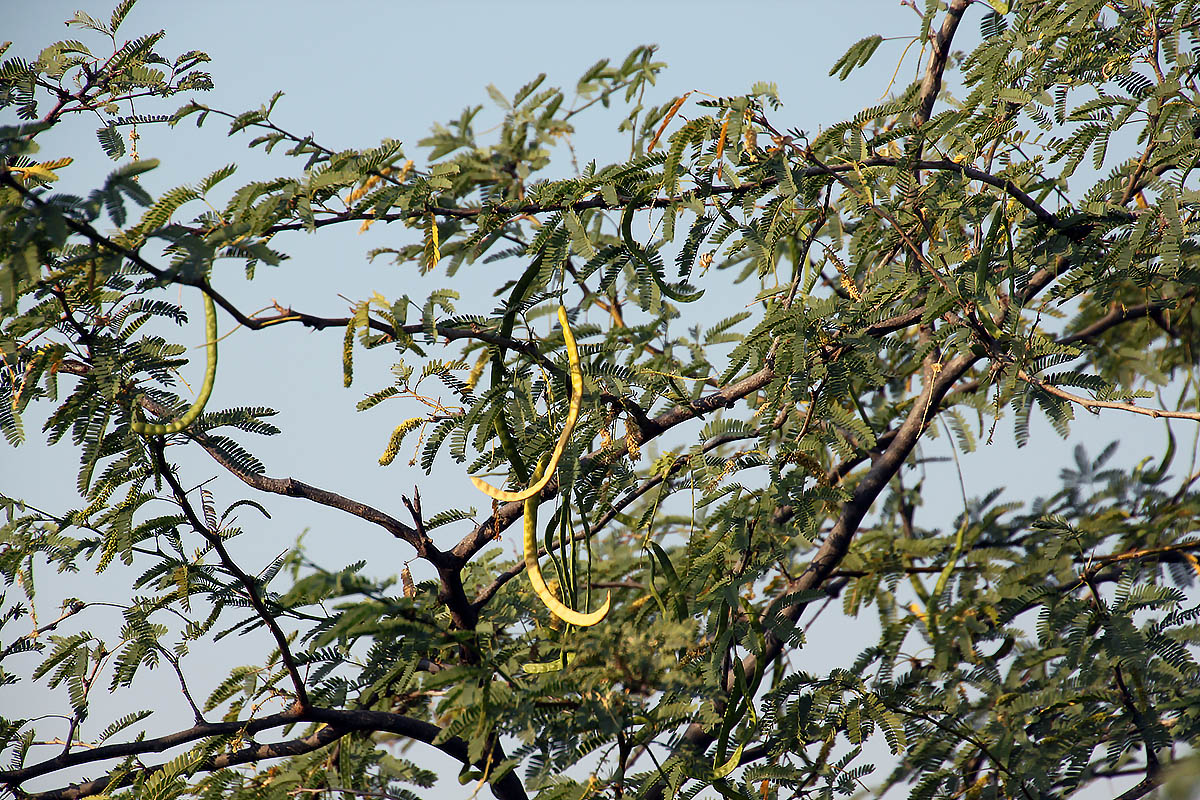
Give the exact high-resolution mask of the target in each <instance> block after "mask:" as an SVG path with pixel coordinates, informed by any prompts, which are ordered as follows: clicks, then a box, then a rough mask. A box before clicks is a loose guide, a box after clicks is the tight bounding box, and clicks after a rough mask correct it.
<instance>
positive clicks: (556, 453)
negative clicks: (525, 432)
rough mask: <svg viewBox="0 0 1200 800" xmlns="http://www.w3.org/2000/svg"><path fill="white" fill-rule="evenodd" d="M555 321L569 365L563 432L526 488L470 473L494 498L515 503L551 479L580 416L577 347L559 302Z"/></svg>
mask: <svg viewBox="0 0 1200 800" xmlns="http://www.w3.org/2000/svg"><path fill="white" fill-rule="evenodd" d="M558 322H559V324H560V325H562V329H563V341H564V342H565V343H566V345H567V362H568V363H569V364H570V367H571V402H570V404H569V405H568V406H567V419H566V422H564V423H563V429H562V433H560V434H559V435H558V441H557V442H556V443H555V444H554V450H553V451H551V453H550V462H549V463H548V464H547V465H546V474H545V475H543V476H541V478H540V479H539V480H535V481H534V483H533V485H531V486H530V487H529V488H527V489H522V490H521V491H519V492H506V491H504V490H503V489H497V488H496V487H494V486H491V485H490V484H488V483H486V482H484V481H481V480H480V479H479V478H476V477H475V476H474V475H472V476H471V483H473V484H475V488H476V489H478V490H479V491H481V492H483V493H484V494H486V495H487V496H488V497H491V498H492V499H494V500H502V501H504V502H506V503H515V502H518V501H520V500H525V499H527V498H530V497H535V496H536V495H537V494H538V492H540V491H542V489H543V488H545V486H546V484H547V483H549V482H550V478H551V476H553V475H554V470H556V469H558V461H559V459H560V458H562V454H563V451H564V450H565V449H566V447H567V442H568V441H569V440H570V439H571V432H572V431H573V430H575V422H576V421H577V420H578V419H579V409H580V407H581V406H582V405H583V369H582V368H581V367H580V363H579V348H578V346H577V345H576V344H575V336H574V334H572V333H571V326H570V324H569V323H568V322H567V310H566V309H565V308H563V307H562V306H559V307H558Z"/></svg>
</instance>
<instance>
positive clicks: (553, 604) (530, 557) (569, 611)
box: [524, 320, 612, 628]
mask: <svg viewBox="0 0 1200 800" xmlns="http://www.w3.org/2000/svg"><path fill="white" fill-rule="evenodd" d="M564 323H565V320H564ZM563 328H564V330H565V329H566V325H565V324H564V326H563ZM572 349H574V348H572ZM542 470H543V464H541V463H539V464H538V467H537V469H535V470H534V473H533V477H534V480H535V481H537V483H535V484H534V485H535V486H538V489H537V491H535V492H534V493H533V495H531V496H530V497H527V498H525V537H524V543H525V571H526V572H527V573H529V583H530V585H531V586H533V592H534V594H536V595H537V596H538V599H539V600H541V601H542V603H544V604H545V606H546V608H548V609H550V613H551V614H553V615H554V616H556V617H558V618H559V619H561V620H562V621H563V622H566V623H568V624H570V625H576V626H578V627H580V628H586V627H588V626H589V625H595V624H596V623H597V622H599V621H600V620H602V619H604V617H605V616H606V615H607V614H608V607H609V604H610V603H611V601H612V592H609V593H608V594H606V595H605V596H604V604H603V605H601V606H600V608H598V609H596V610H595V611H593V612H592V613H590V614H584V613H582V612H579V611H576V610H575V609H573V608H568V607H567V606H565V605H563V604H562V603H560V602H559V600H558V598H557V597H555V596H554V595H553V593H551V591H550V587H548V586H547V585H546V580H545V579H544V578H543V577H542V569H541V567H539V566H538V560H537V558H538V545H537V507H538V495H539V494H540V493H541V485H543V484H544V483H545V481H544V480H538V478H539V476H541V477H543V478H544V477H545V476H542V475H541V473H542ZM545 473H546V476H549V475H552V474H553V470H551V469H549V464H546V465H545Z"/></svg>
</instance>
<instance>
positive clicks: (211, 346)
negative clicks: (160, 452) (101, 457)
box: [129, 294, 217, 436]
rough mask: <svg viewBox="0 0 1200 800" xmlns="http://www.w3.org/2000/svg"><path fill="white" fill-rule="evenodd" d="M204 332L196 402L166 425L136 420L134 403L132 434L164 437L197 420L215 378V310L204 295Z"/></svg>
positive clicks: (209, 299)
mask: <svg viewBox="0 0 1200 800" xmlns="http://www.w3.org/2000/svg"><path fill="white" fill-rule="evenodd" d="M204 332H205V336H206V337H207V338H206V340H205V341H206V344H207V347H208V368H207V369H206V370H205V372H204V383H203V384H201V386H200V393H199V394H198V395H196V402H194V403H192V405H191V406H190V407H189V408H188V410H187V411H185V412H183V416H181V417H180V418H179V419H176V420H174V421H172V422H167V423H153V422H143V421H141V420H140V419H138V406H137V404H136V403H135V404H134V411H133V419H132V420H131V421H130V423H129V427H130V428H131V429H132V430H133V432H134V433H140V434H141V435H142V436H166V435H167V434H169V433H179V432H180V431H181V430H183V429H184V428H186V427H187V426H188V425H191V424H192V423H193V422H195V421H196V420H197V419H199V417H200V414H201V412H203V411H204V404H205V403H207V402H208V397H209V395H211V394H212V388H213V382H214V381H216V378H217V309H216V306H214V305H213V301H212V298H211V297H209V296H208V294H205V295H204Z"/></svg>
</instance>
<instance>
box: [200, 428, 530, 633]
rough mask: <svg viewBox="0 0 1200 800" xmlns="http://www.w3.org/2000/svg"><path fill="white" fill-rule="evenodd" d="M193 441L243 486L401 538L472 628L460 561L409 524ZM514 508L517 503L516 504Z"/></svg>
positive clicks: (462, 623)
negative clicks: (245, 465)
mask: <svg viewBox="0 0 1200 800" xmlns="http://www.w3.org/2000/svg"><path fill="white" fill-rule="evenodd" d="M195 439H196V441H197V442H198V443H199V444H200V445H201V446H202V447H203V448H204V449H205V450H207V451H208V454H209V455H210V456H212V458H213V460H214V461H216V462H217V463H218V464H220V465H221V466H222V467H224V468H225V469H227V470H228V471H229V472H230V473H232V474H233V475H234V476H235V477H236V478H238V480H240V481H242V482H243V483H245V484H246V485H247V486H250V487H252V488H254V489H258V490H259V491H261V492H270V493H272V494H280V495H284V496H285V497H301V498H304V499H305V500H310V501H312V502H314V503H319V504H320V505H323V506H329V507H330V508H336V509H338V510H339V511H345V512H346V513H348V514H353V515H354V516H356V517H358V518H359V519H363V520H366V521H367V522H370V523H373V524H375V525H378V526H380V527H381V528H383V529H384V530H385V531H387V532H388V533H390V534H391V535H392V536H395V537H396V538H397V539H402V540H403V541H405V542H407V543H408V544H410V545H412V547H413V549H414V550H416V551H417V555H418V556H420V557H421V558H424V559H425V560H427V561H429V562H430V563H431V564H433V566H434V567H435V568H436V569H437V571H438V575H439V576H440V577H441V579H442V592H441V599H442V601H443V602H444V603H446V607H447V608H448V609H449V611H450V614H451V617H452V618H453V620H454V624H455V625H456V626H458V627H460V628H462V629H463V630H470V629H472V628H474V627H475V620H476V619H477V616H476V614H475V611H474V609H473V608H472V607H471V603H470V601H469V600H467V595H466V591H465V590H464V589H463V585H462V577H461V576H460V575H459V572H458V571H459V569H460V568H461V563H462V562H460V561H459V560H457V559H456V558H452V557H450V556H449V555H448V554H447V553H445V552H443V551H442V550H439V549H438V548H437V547H436V546H435V545H434V544H433V541H432V540H431V539H430V538H429V537H428V536H423V535H422V534H421V532H420V531H418V530H416V529H415V528H413V527H411V526H409V525H405V524H404V523H403V522H401V521H400V520H398V519H396V518H395V517H393V516H391V515H390V514H386V513H384V512H382V511H380V510H379V509H377V508H374V507H372V506H369V505H367V504H366V503H362V502H359V501H358V500H351V499H350V498H348V497H343V496H342V495H340V494H337V493H336V492H331V491H328V490H326V489H321V488H318V487H316V486H311V485H309V484H307V483H304V482H303V481H298V480H296V479H295V478H270V477H267V476H266V475H257V474H255V473H252V472H246V471H245V470H243V469H241V468H240V467H238V466H237V465H236V464H234V463H233V462H232V461H230V460H229V459H228V458H227V457H226V456H225V454H224V453H222V452H221V451H220V450H219V449H218V448H217V447H216V446H215V445H214V444H213V443H212V441H211V440H209V439H208V437H206V436H204V435H203V434H197V435H196V436H195ZM514 505H520V504H519V503H517V504H514Z"/></svg>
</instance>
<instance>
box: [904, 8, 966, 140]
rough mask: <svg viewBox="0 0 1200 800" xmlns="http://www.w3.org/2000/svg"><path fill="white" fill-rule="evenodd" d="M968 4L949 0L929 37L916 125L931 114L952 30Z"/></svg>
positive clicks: (956, 27) (944, 69)
mask: <svg viewBox="0 0 1200 800" xmlns="http://www.w3.org/2000/svg"><path fill="white" fill-rule="evenodd" d="M970 4H971V0H951V3H950V6H949V8H947V9H946V17H945V18H944V19H943V20H942V27H941V29H940V30H939V31H937V32H936V33H934V35H933V36H932V38H931V39H930V45H931V46H932V48H931V49H932V52H931V53H930V54H929V63H928V64H927V65H926V66H925V78H924V80H922V81H921V95H920V98H919V99H918V100H917V112H916V113H915V114H914V115H913V121H914V122H915V123H916V124H917V125H924V124H925V123H926V122H928V121H929V118H930V117H931V116H933V104H934V103H936V102H937V98H938V95H939V94H940V93H941V91H942V74H943V73H944V72H945V71H946V64H947V62H948V61H949V59H950V43H951V42H952V41H953V39H954V32H955V31H957V30H958V23H959V22H961V21H962V15H963V12H965V11H966V10H967V6H969V5H970Z"/></svg>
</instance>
